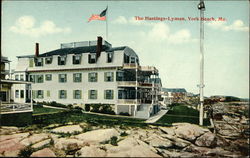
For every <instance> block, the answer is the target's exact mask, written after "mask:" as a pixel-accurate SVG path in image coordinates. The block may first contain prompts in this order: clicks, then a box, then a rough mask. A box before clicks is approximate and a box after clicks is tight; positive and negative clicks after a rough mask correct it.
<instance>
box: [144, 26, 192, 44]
mask: <svg viewBox="0 0 250 158" xmlns="http://www.w3.org/2000/svg"><path fill="white" fill-rule="evenodd" d="M148 37H149V38H151V39H153V40H154V41H158V40H160V41H167V42H168V43H171V44H181V43H188V42H196V41H197V39H194V38H192V36H191V33H190V31H189V30H188V29H181V30H178V31H176V32H174V33H172V32H171V30H170V28H169V26H168V25H167V24H166V23H164V22H158V23H155V24H154V25H153V28H152V29H151V30H150V31H149V32H148Z"/></svg>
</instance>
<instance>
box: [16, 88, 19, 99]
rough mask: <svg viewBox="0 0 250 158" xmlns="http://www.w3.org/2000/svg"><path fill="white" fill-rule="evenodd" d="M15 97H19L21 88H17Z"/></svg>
mask: <svg viewBox="0 0 250 158" xmlns="http://www.w3.org/2000/svg"><path fill="white" fill-rule="evenodd" d="M15 98H19V90H16V92H15Z"/></svg>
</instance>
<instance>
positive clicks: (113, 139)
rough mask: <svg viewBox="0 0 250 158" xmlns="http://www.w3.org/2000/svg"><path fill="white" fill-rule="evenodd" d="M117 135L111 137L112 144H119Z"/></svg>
mask: <svg viewBox="0 0 250 158" xmlns="http://www.w3.org/2000/svg"><path fill="white" fill-rule="evenodd" d="M117 139H118V138H117V137H116V136H113V137H111V139H110V144H111V145H114V146H118V145H117Z"/></svg>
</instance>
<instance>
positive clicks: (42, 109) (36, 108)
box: [33, 105, 65, 115]
mask: <svg viewBox="0 0 250 158" xmlns="http://www.w3.org/2000/svg"><path fill="white" fill-rule="evenodd" d="M62 111H65V110H63V109H53V108H45V107H42V106H39V105H35V106H33V114H35V115H36V114H47V113H56V112H62Z"/></svg>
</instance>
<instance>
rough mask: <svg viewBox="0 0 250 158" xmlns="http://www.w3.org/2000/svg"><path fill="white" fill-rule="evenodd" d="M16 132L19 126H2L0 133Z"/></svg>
mask: <svg viewBox="0 0 250 158" xmlns="http://www.w3.org/2000/svg"><path fill="white" fill-rule="evenodd" d="M16 132H18V128H17V127H14V126H1V127H0V135H4V134H13V133H16Z"/></svg>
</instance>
